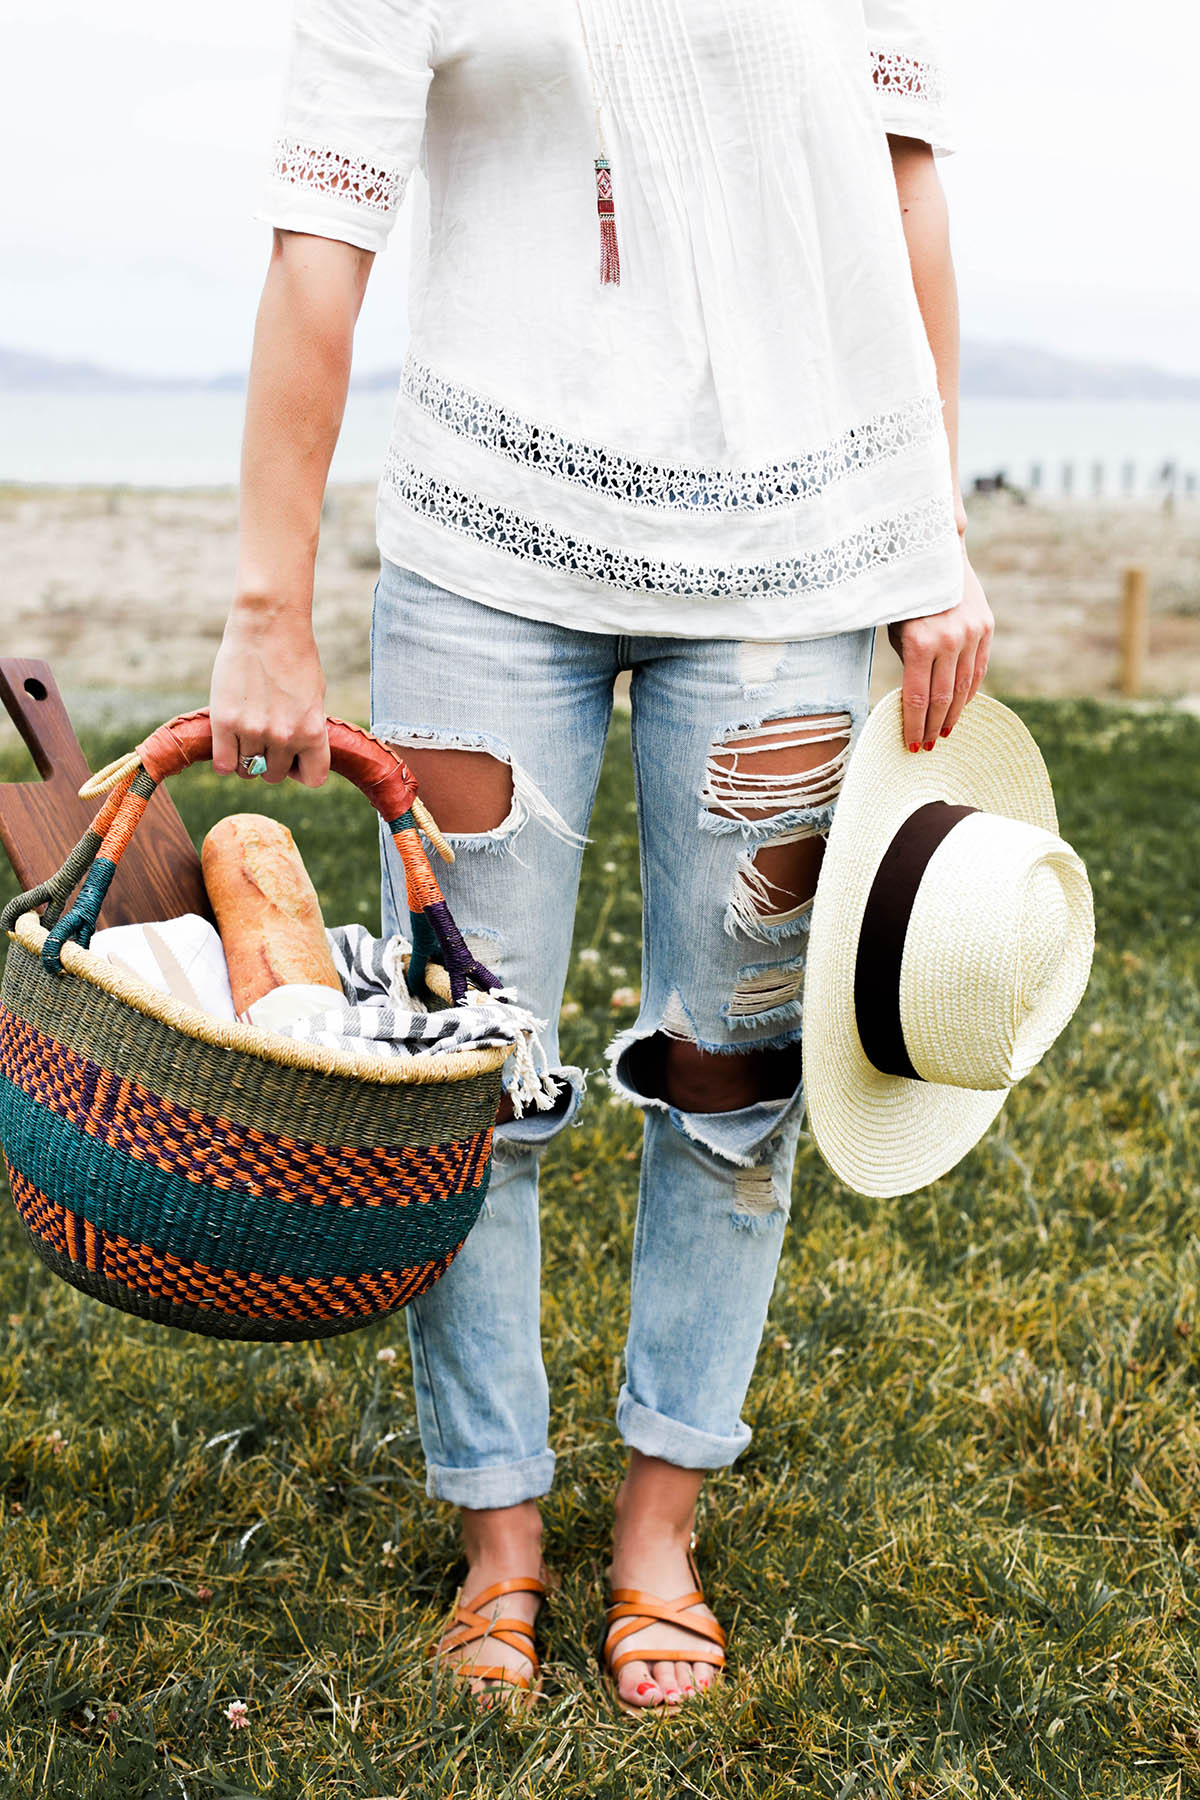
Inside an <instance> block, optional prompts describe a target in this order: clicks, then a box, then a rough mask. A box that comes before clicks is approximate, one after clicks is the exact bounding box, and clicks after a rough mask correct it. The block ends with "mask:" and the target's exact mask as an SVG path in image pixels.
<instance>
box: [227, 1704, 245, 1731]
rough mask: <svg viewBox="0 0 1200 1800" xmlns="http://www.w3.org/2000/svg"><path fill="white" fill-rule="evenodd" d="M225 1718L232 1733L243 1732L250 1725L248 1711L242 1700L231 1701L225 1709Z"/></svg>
mask: <svg viewBox="0 0 1200 1800" xmlns="http://www.w3.org/2000/svg"><path fill="white" fill-rule="evenodd" d="M225 1717H226V1718H227V1719H228V1720H229V1723H230V1725H231V1726H232V1727H233V1729H234V1731H244V1730H245V1728H246V1726H247V1725H249V1723H250V1709H249V1707H248V1706H247V1705H246V1702H245V1701H244V1700H231V1701H230V1702H229V1705H228V1706H227V1707H226V1708H225Z"/></svg>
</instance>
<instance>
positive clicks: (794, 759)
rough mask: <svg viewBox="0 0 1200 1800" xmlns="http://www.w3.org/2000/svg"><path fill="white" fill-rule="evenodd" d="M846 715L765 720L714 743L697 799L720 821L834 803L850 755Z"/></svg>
mask: <svg viewBox="0 0 1200 1800" xmlns="http://www.w3.org/2000/svg"><path fill="white" fill-rule="evenodd" d="M851 725H852V720H851V718H850V715H849V713H846V712H831V713H815V714H810V715H807V716H805V717H803V718H786V719H771V720H769V721H768V722H767V723H765V724H763V725H761V726H755V727H751V728H749V729H747V730H744V731H735V732H731V733H730V734H729V735H728V736H727V737H725V738H723V739H722V740H721V742H720V743H719V744H714V745H713V748H712V751H711V754H710V756H709V761H708V767H707V770H706V772H705V782H704V788H703V791H702V793H701V799H702V801H703V803H704V805H705V806H706V807H707V809H708V811H709V812H711V813H713V814H715V816H716V817H717V818H721V819H743V820H745V821H747V822H754V821H758V820H762V819H770V818H773V817H774V816H775V815H776V814H778V813H783V812H791V811H793V810H794V809H796V808H798V807H810V806H811V807H819V806H828V805H830V804H831V803H832V801H833V800H834V799H836V797H837V794H838V790H839V789H840V787H841V785H842V778H843V776H844V775H845V771H846V762H847V760H848V758H849V754H850V731H851Z"/></svg>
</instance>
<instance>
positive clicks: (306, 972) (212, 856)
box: [200, 813, 342, 1018]
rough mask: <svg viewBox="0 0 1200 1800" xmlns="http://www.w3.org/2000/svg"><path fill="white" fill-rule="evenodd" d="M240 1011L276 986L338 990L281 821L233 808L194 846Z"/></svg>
mask: <svg viewBox="0 0 1200 1800" xmlns="http://www.w3.org/2000/svg"><path fill="white" fill-rule="evenodd" d="M200 865H201V868H202V870H203V872H204V885H205V887H206V888H207V889H208V897H209V900H210V901H211V902H212V909H213V912H214V913H215V915H216V919H217V927H218V929H219V931H220V933H221V943H222V945H223V947H224V950H225V961H226V963H227V964H228V966H229V985H230V987H231V989H232V990H233V1004H234V1007H235V1009H236V1011H237V1014H238V1017H239V1018H242V1017H244V1015H245V1013H246V1010H247V1008H248V1007H251V1006H253V1005H254V1002H255V1001H256V1000H261V999H262V998H263V996H264V995H265V994H269V993H272V992H273V991H274V989H275V988H278V987H284V986H287V985H289V984H291V983H302V984H303V985H305V986H308V987H314V986H315V987H328V988H332V989H333V990H334V993H335V994H336V996H337V999H338V1000H339V1001H340V1000H341V998H342V984H341V982H340V981H339V980H338V973H337V970H336V968H335V967H334V962H333V957H332V955H331V954H330V950H329V943H328V940H327V939H326V936H325V922H324V920H323V919H322V917H321V906H320V902H319V901H318V899H317V893H316V889H315V888H314V887H313V884H312V882H311V880H310V879H309V874H308V870H307V869H306V868H305V867H304V862H303V859H302V857H301V855H300V852H299V851H298V850H297V848H296V844H295V840H294V839H293V837H292V834H291V832H290V831H289V830H288V828H287V826H286V825H281V824H279V823H278V821H277V820H275V819H268V818H264V817H263V816H262V815H261V814H259V813H232V814H231V815H230V816H229V817H228V818H226V819H221V820H220V821H219V823H217V824H216V825H214V826H213V828H212V830H211V831H210V832H209V834H208V836H207V837H206V838H205V840H204V843H203V846H202V848H201V852H200Z"/></svg>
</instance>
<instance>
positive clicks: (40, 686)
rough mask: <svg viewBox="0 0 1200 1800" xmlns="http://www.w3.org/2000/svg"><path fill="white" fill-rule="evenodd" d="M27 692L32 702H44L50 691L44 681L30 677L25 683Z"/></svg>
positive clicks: (33, 676) (34, 676)
mask: <svg viewBox="0 0 1200 1800" xmlns="http://www.w3.org/2000/svg"><path fill="white" fill-rule="evenodd" d="M25 692H26V693H27V694H28V695H29V698H30V699H31V700H44V699H45V698H46V694H47V692H48V689H47V687H46V684H45V682H44V681H39V680H38V678H37V676H36V675H30V676H28V677H27V678H26V681H25Z"/></svg>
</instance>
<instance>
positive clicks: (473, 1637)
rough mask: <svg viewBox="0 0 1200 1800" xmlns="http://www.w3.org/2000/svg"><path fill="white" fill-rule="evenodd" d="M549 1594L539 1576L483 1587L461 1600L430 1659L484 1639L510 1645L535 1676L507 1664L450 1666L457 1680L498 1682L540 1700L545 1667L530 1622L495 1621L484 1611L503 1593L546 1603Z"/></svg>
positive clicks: (457, 1664) (531, 1698) (518, 1578)
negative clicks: (533, 1597)
mask: <svg viewBox="0 0 1200 1800" xmlns="http://www.w3.org/2000/svg"><path fill="white" fill-rule="evenodd" d="M547 1592H548V1585H547V1583H546V1582H544V1581H539V1580H538V1578H537V1576H536V1575H518V1576H516V1577H515V1578H514V1579H513V1580H512V1581H494V1582H493V1583H492V1585H491V1587H487V1588H483V1589H482V1590H481V1592H479V1593H478V1594H475V1595H473V1596H472V1597H471V1599H470V1600H460V1601H459V1602H458V1603H457V1604H456V1606H455V1608H454V1612H453V1614H452V1616H451V1620H450V1625H449V1627H448V1628H447V1629H446V1630H445V1631H444V1632H443V1633H442V1635H441V1636H440V1637H439V1638H438V1640H437V1642H436V1643H433V1644H431V1645H430V1646H429V1654H430V1656H434V1657H443V1656H445V1655H446V1653H447V1652H448V1651H451V1652H452V1651H455V1650H461V1649H463V1648H465V1646H466V1645H467V1644H477V1643H481V1642H483V1641H484V1640H486V1641H487V1642H489V1643H494V1644H507V1645H508V1648H509V1649H510V1650H516V1651H519V1652H520V1654H521V1655H522V1656H525V1657H528V1659H529V1661H530V1663H531V1664H532V1665H533V1672H532V1674H530V1675H518V1674H517V1673H516V1672H515V1671H514V1670H512V1669H506V1668H505V1667H504V1665H503V1663H469V1662H461V1661H458V1660H455V1661H454V1662H450V1663H447V1664H446V1667H447V1668H448V1669H449V1670H450V1672H451V1674H452V1675H454V1676H455V1678H456V1679H459V1680H462V1681H498V1682H501V1683H502V1684H503V1685H504V1686H507V1687H511V1688H515V1689H516V1690H517V1692H518V1693H519V1694H520V1695H521V1696H522V1697H524V1698H525V1699H528V1700H534V1699H536V1698H537V1696H538V1695H539V1694H540V1693H541V1691H542V1682H541V1673H542V1666H541V1663H540V1662H539V1660H538V1653H537V1650H536V1648H535V1646H534V1641H533V1629H534V1628H533V1626H532V1625H531V1624H530V1623H529V1621H528V1620H527V1619H506V1618H496V1619H491V1618H489V1617H488V1616H487V1614H486V1613H484V1612H483V1611H482V1610H481V1609H482V1608H483V1607H485V1606H490V1605H491V1603H492V1601H493V1600H498V1599H499V1598H500V1596H501V1595H502V1594H540V1595H541V1596H542V1597H543V1600H544V1598H545V1596H546V1594H547ZM485 1691H486V1690H485ZM492 1691H495V1690H492Z"/></svg>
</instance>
